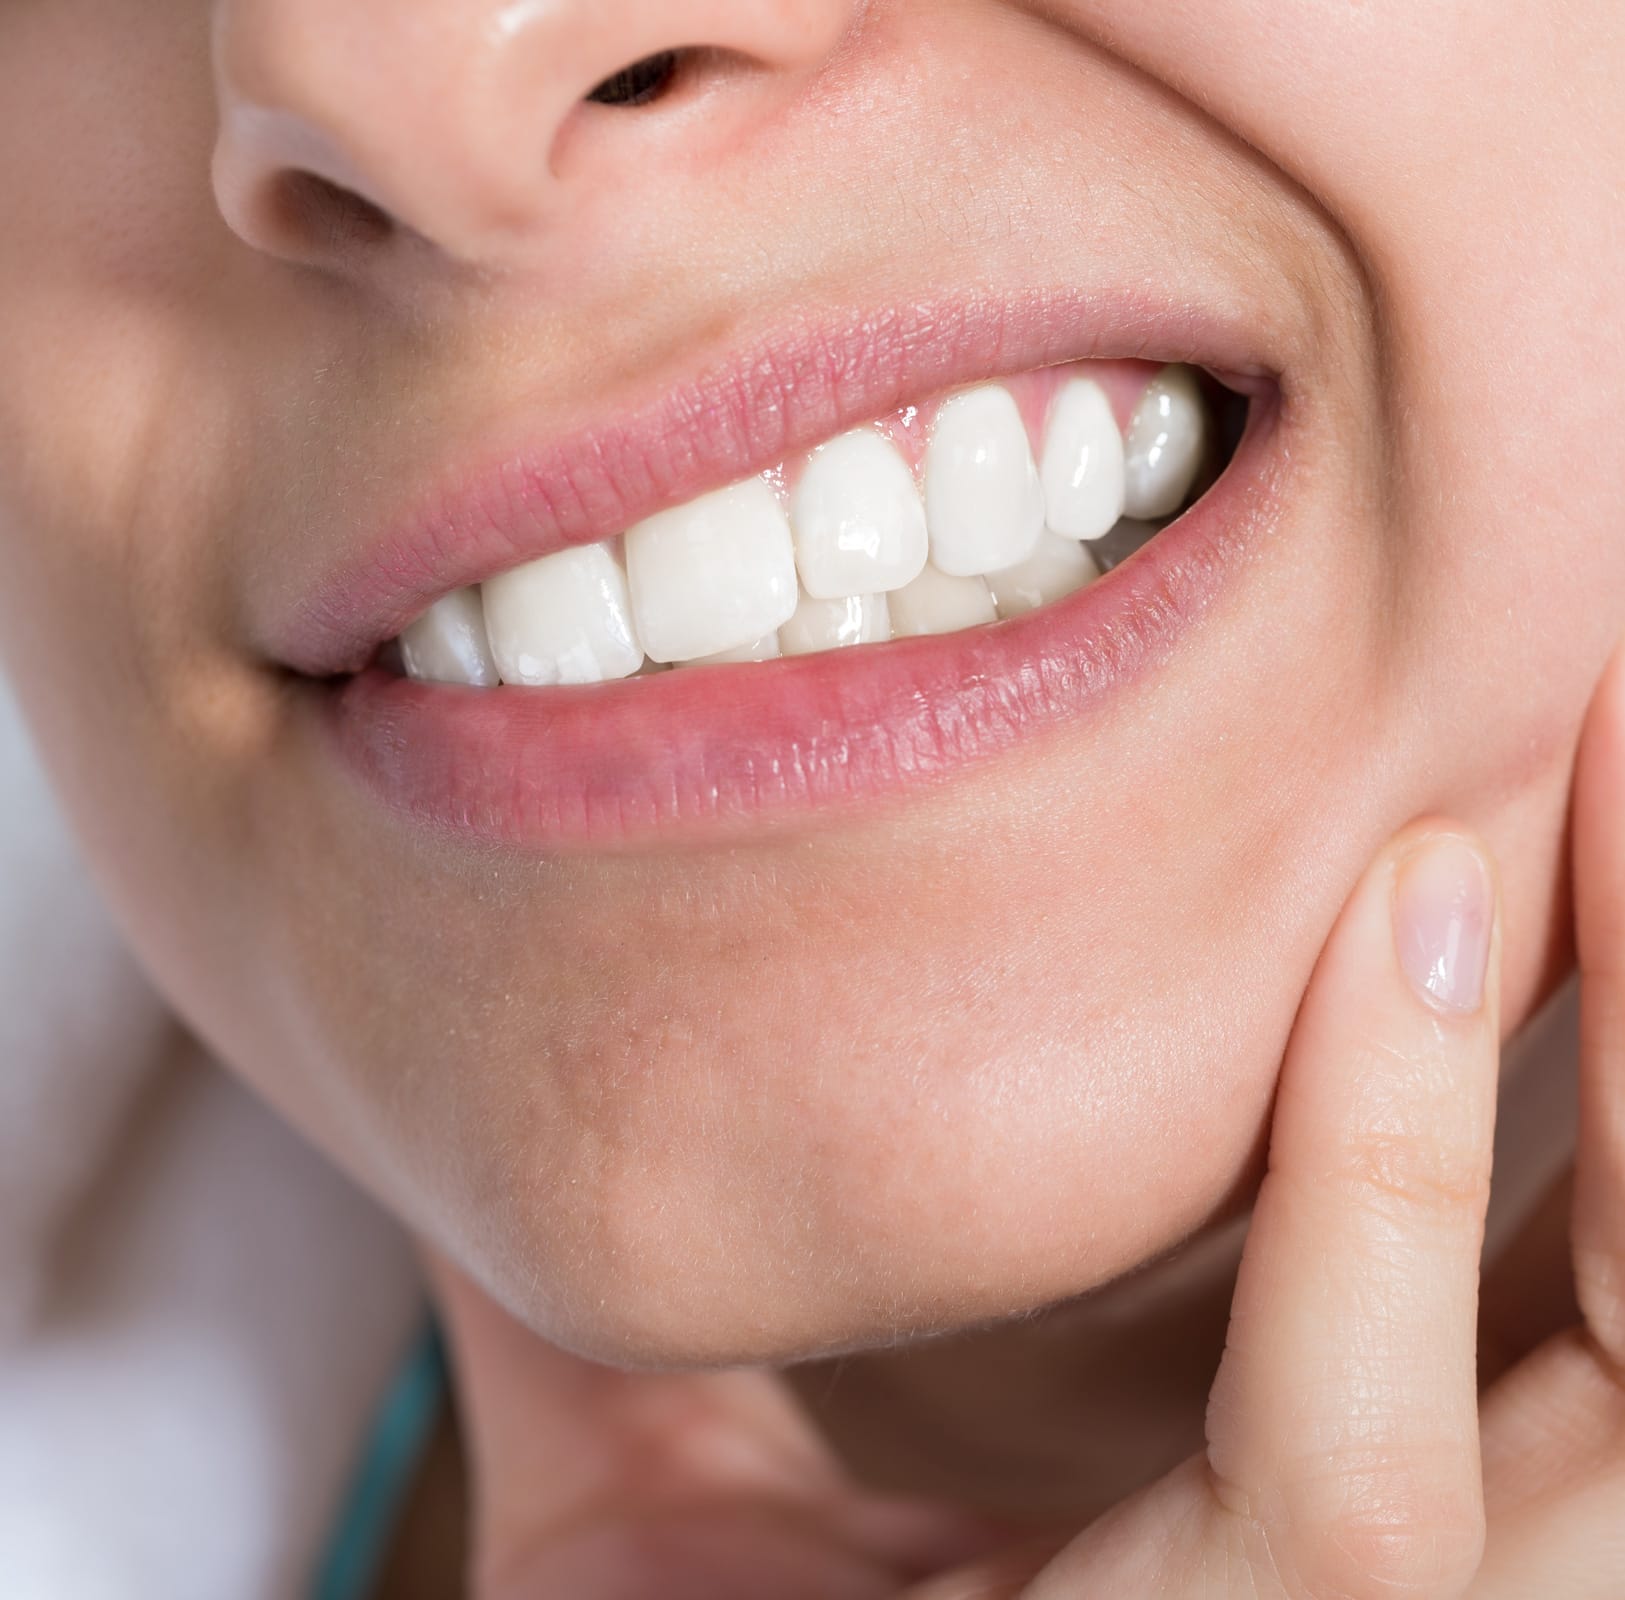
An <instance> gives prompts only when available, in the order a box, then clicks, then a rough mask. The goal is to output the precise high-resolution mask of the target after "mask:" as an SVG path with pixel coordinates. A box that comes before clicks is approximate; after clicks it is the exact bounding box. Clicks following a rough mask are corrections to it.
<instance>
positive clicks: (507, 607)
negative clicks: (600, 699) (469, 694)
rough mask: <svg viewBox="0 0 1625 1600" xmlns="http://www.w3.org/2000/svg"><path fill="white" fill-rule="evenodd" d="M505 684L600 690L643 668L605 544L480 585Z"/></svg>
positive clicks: (620, 580)
mask: <svg viewBox="0 0 1625 1600" xmlns="http://www.w3.org/2000/svg"><path fill="white" fill-rule="evenodd" d="M485 626H486V629H487V631H488V632H489V634H490V636H491V649H492V652H493V654H494V655H495V656H496V663H497V671H498V672H499V673H500V674H501V675H502V681H503V682H504V683H523V684H549V683H602V682H603V681H604V680H605V679H608V678H627V677H630V676H631V675H632V674H633V673H634V672H636V671H637V670H638V668H639V667H641V666H642V665H643V646H642V645H641V644H640V643H639V642H638V635H637V630H636V628H635V627H634V626H633V622H632V608H631V604H630V602H629V600H628V598H627V592H626V576H625V574H624V573H623V572H622V571H621V568H620V564H619V563H618V562H617V561H616V560H615V557H614V556H613V555H612V554H611V553H610V549H609V546H608V545H604V544H589V545H578V546H576V547H575V548H573V549H570V550H559V551H557V552H555V553H554V554H553V555H550V556H543V557H542V559H541V560H540V561H532V562H529V563H527V564H526V565H525V566H523V567H516V568H515V569H514V570H513V571H512V572H505V573H503V574H502V575H501V577H498V578H491V579H489V580H488V581H487V582H486V584H485Z"/></svg>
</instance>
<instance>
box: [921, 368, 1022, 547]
mask: <svg viewBox="0 0 1625 1600" xmlns="http://www.w3.org/2000/svg"><path fill="white" fill-rule="evenodd" d="M925 511H926V520H927V522H928V523H929V524H930V529H931V564H932V565H933V566H934V567H936V568H937V570H938V571H939V572H943V573H946V574H948V575H949V576H951V577H957V578H969V577H976V576H979V575H981V574H982V573H985V572H997V571H999V570H1000V569H1001V568H1003V567H1012V566H1014V565H1015V564H1016V563H1017V562H1018V561H1025V560H1026V558H1027V557H1028V556H1029V555H1031V554H1032V551H1033V546H1034V545H1036V544H1037V543H1038V535H1039V534H1040V533H1042V532H1043V529H1044V487H1043V485H1042V483H1040V482H1039V478H1038V467H1037V465H1036V464H1035V463H1034V461H1033V452H1032V447H1031V446H1030V445H1029V444H1028V443H1027V428H1026V425H1025V424H1024V423H1023V422H1022V420H1021V412H1020V411H1019V410H1018V409H1017V407H1016V402H1015V400H1014V399H1013V398H1012V397H1011V394H1010V391H1009V390H1008V389H1005V388H1002V387H1001V386H999V385H998V384H987V385H984V386H983V387H982V388H980V389H972V390H970V391H968V392H967V393H965V394H960V395H955V396H954V397H953V398H952V399H950V400H947V401H945V402H944V404H943V407H942V409H941V411H939V412H938V413H937V421H936V426H935V428H934V429H933V431H932V434H931V443H930V445H929V446H928V447H927V449H926V453H925Z"/></svg>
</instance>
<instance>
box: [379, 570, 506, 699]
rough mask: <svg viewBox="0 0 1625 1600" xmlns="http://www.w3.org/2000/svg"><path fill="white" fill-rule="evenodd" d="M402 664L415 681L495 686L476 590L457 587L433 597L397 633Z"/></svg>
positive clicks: (493, 663) (478, 594) (478, 595)
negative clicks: (420, 612)
mask: <svg viewBox="0 0 1625 1600" xmlns="http://www.w3.org/2000/svg"><path fill="white" fill-rule="evenodd" d="M400 642H401V663H402V665H403V666H404V667H405V668H406V675H407V677H409V678H416V679H417V680H418V681H419V682H420V683H466V684H471V685H474V686H477V687H479V688H485V689H489V688H494V687H495V685H496V682H497V664H496V659H495V658H494V657H493V656H492V654H491V645H490V642H489V640H488V639H487V638H486V633H485V614H484V612H483V611H482V610H481V608H480V592H479V590H478V589H459V590H457V592H456V593H455V594H448V595H447V596H446V597H445V598H444V599H443V600H437V601H436V602H435V603H434V605H432V606H430V607H429V609H428V610H427V611H426V612H424V614H423V615H422V616H421V617H419V618H418V620H417V621H416V622H414V623H413V624H412V626H411V627H410V628H408V629H407V630H406V631H405V632H404V633H403V634H402V635H401V641H400Z"/></svg>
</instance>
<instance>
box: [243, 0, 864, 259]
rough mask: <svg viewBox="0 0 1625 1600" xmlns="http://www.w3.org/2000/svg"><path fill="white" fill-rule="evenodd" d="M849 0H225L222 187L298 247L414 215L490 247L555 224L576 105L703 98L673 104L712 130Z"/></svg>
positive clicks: (333, 241)
mask: <svg viewBox="0 0 1625 1600" xmlns="http://www.w3.org/2000/svg"><path fill="white" fill-rule="evenodd" d="M859 3H861V0H217V5H216V9H215V12H214V36H213V50H214V70H215V82H216V89H217V93H218V95H219V101H220V129H219V136H218V139H217V142H216V146H215V153H214V166H213V179H214V186H215V194H216V198H217V202H218V204H219V207H220V210H221V213H222V215H223V216H224V217H225V219H226V222H227V223H228V225H229V226H230V227H231V228H232V229H233V230H234V231H235V232H236V233H237V234H238V235H239V236H240V237H241V238H243V239H244V240H245V241H247V242H248V243H249V244H251V245H253V246H254V247H255V248H256V249H259V250H262V251H266V252H268V253H270V254H273V255H276V256H280V257H284V258H287V259H291V260H298V261H304V262H314V263H318V264H319V263H321V262H323V261H324V260H331V259H333V258H335V257H336V256H337V255H338V254H339V253H340V252H341V251H345V250H353V248H354V247H355V246H356V244H357V242H358V241H366V240H376V239H379V238H382V237H384V236H387V235H390V234H392V233H394V232H395V231H396V230H397V229H407V230H410V231H411V232H412V233H414V234H416V235H419V236H421V238H422V239H425V240H427V241H429V242H430V244H432V245H433V246H434V247H435V248H436V249H437V250H438V251H440V252H443V253H444V254H445V255H446V256H449V257H452V258H454V259H456V260H458V261H461V262H465V263H470V264H474V265H485V266H489V265H500V264H503V263H504V262H505V261H506V260H508V259H511V258H513V257H515V256H518V255H522V254H525V253H527V252H530V251H533V250H534V249H535V248H536V246H537V245H538V243H539V242H540V241H542V240H544V239H546V238H548V237H550V236H556V235H557V234H559V233H560V232H561V231H564V230H563V227H562V225H563V224H564V223H566V222H567V219H568V210H569V205H570V189H571V184H572V181H577V180H580V181H586V180H590V179H591V178H592V176H593V175H592V174H591V173H584V172H581V171H572V170H571V169H570V159H569V158H570V153H571V149H572V148H573V147H574V145H573V141H572V139H571V138H569V137H567V136H568V135H569V134H570V131H571V130H572V128H575V127H576V126H577V125H578V119H580V118H583V117H587V116H592V117H603V118H609V117H622V118H624V117H630V116H638V117H647V116H649V115H651V114H656V115H659V114H661V113H662V111H663V109H664V108H663V107H662V106H660V105H659V104H658V103H655V104H652V105H650V104H647V103H648V102H658V101H659V100H660V99H661V97H662V96H665V97H667V98H669V99H670V100H671V102H672V104H673V106H676V105H678V103H680V102H683V101H685V100H686V101H687V102H688V103H689V105H690V108H691V109H693V107H694V102H695V101H696V100H698V99H700V98H702V97H703V100H704V104H703V107H700V108H699V109H700V110H701V111H702V112H703V116H702V117H701V118H700V120H699V122H696V121H695V119H694V118H693V117H690V118H688V120H687V122H686V123H684V120H683V118H681V117H679V116H678V115H677V114H676V112H675V111H671V112H669V113H666V114H667V115H668V117H669V120H670V123H671V128H672V130H673V133H674V136H675V137H677V138H679V139H680V138H682V137H683V136H684V135H683V134H682V132H681V131H679V125H682V126H687V127H689V128H694V127H696V126H703V127H704V129H705V136H706V137H707V138H715V137H717V136H718V134H719V132H725V131H726V124H727V122H728V119H729V118H730V117H739V116H742V115H743V114H744V113H745V110H746V108H747V106H754V107H755V108H756V109H757V110H758V111H759V109H760V106H761V102H762V96H763V94H764V93H766V94H768V95H771V94H772V93H774V92H776V91H786V90H788V88H789V87H790V86H792V85H793V84H795V83H796V82H798V81H800V80H802V79H804V78H805V76H806V74H807V73H808V72H809V71H810V70H813V69H815V68H816V67H817V66H818V65H819V64H821V63H822V62H823V61H825V60H827V59H828V57H829V56H830V55H831V54H832V53H833V52H834V51H835V50H836V48H837V47H838V46H839V44H840V41H841V40H842V38H843V37H844V36H845V34H846V32H847V30H848V28H849V27H850V26H851V23H852V20H853V10H854V6H855V5H857V4H859ZM639 106H643V107H644V109H638V110H634V109H633V108H635V107H639ZM719 119H720V124H721V126H720V128H719ZM597 176H598V178H599V179H600V180H601V181H613V174H610V173H604V172H600V173H599V174H598V175H597Z"/></svg>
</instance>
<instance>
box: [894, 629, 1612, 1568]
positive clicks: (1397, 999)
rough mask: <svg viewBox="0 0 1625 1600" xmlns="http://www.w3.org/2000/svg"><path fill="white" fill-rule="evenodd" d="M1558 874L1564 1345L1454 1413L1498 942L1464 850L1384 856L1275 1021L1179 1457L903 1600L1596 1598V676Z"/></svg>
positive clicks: (1601, 788)
mask: <svg viewBox="0 0 1625 1600" xmlns="http://www.w3.org/2000/svg"><path fill="white" fill-rule="evenodd" d="M1573 848H1574V881H1575V899H1576V913H1577V924H1578V927H1577V935H1578V942H1579V952H1580V969H1581V1014H1582V1052H1581V1054H1582V1059H1581V1068H1580V1071H1581V1094H1580V1104H1581V1129H1580V1142H1579V1149H1578V1156H1577V1165H1576V1174H1575V1184H1574V1204H1573V1213H1572V1220H1571V1234H1572V1239H1573V1271H1574V1287H1575V1290H1576V1295H1577V1299H1578V1304H1579V1308H1580V1314H1581V1322H1580V1324H1579V1325H1578V1326H1576V1327H1574V1328H1572V1329H1571V1330H1569V1331H1567V1332H1565V1333H1562V1334H1559V1335H1558V1336H1556V1337H1554V1338H1552V1339H1550V1340H1548V1341H1547V1342H1546V1343H1545V1344H1544V1345H1542V1346H1541V1347H1540V1348H1539V1349H1537V1350H1536V1351H1535V1352H1534V1353H1533V1354H1532V1355H1530V1356H1528V1357H1526V1358H1525V1359H1524V1360H1523V1361H1522V1362H1520V1363H1519V1364H1518V1365H1517V1366H1515V1367H1513V1368H1512V1369H1511V1370H1510V1371H1509V1372H1508V1373H1507V1374H1506V1375H1505V1376H1503V1377H1501V1378H1499V1379H1498V1381H1497V1382H1496V1383H1495V1385H1494V1386H1493V1387H1492V1388H1491V1389H1490V1390H1489V1392H1488V1393H1487V1394H1486V1395H1485V1397H1484V1399H1483V1401H1482V1405H1481V1402H1480V1398H1479V1394H1478V1388H1477V1382H1476V1372H1475V1329H1476V1320H1477V1308H1478V1289H1479V1257H1480V1249H1481V1244H1482V1238H1483V1222H1484V1210H1485V1203H1486V1200H1487V1198H1488V1191H1489V1176H1490V1154H1491V1131H1492V1123H1493V1120H1494V1111H1495V1100H1496V1081H1497V1039H1498V998H1497V986H1498V977H1497V967H1498V954H1499V943H1500V940H1499V929H1498V916H1497V914H1496V913H1495V911H1494V891H1493V889H1491V888H1490V879H1489V874H1488V871H1487V868H1486V867H1485V866H1484V865H1482V864H1480V863H1481V859H1482V858H1481V857H1478V856H1477V852H1476V850H1475V849H1474V847H1472V846H1471V845H1470V844H1469V842H1468V841H1467V839H1466V837H1465V835H1463V834H1462V833H1461V832H1459V831H1458V830H1454V829H1450V828H1448V827H1446V826H1444V825H1435V826H1427V825H1423V826H1421V827H1419V828H1414V829H1411V830H1407V832H1406V833H1405V834H1403V835H1402V836H1401V837H1400V838H1399V839H1398V840H1396V841H1395V842H1394V843H1393V844H1392V845H1390V846H1389V848H1388V849H1386V850H1385V851H1384V852H1383V854H1382V855H1381V856H1380V857H1379V858H1378V860H1377V862H1376V863H1375V865H1374V866H1373V867H1372V868H1371V870H1370V871H1369V873H1368V874H1367V876H1366V877H1365V879H1364V880H1363V881H1362V882H1361V884H1360V885H1359V887H1358V888H1357V889H1356V890H1355V892H1354V894H1353V896H1352V897H1351V899H1350V901H1349V903H1348V905H1347V907H1346V908H1345V910H1344V912H1343V915H1342V917H1341V919H1340V920H1339V922H1338V924H1337V927H1336V928H1335V930H1334V931H1333V933H1332V936H1331V938H1330V940H1329V941H1328V943H1327V945H1326V948H1325V951H1324V952H1323V954H1322V957H1321V961H1320V964H1319V967H1318V968H1317V971H1316V974H1315V977H1314V980H1313V982H1312V984H1311V987H1310V990H1309V992H1308V994H1307V995H1306V997H1305V999H1304V1003H1303V1007H1302V1009H1301V1011H1300V1013H1299V1017H1298V1022H1297V1025H1296V1028H1295V1030H1294V1033H1293V1038H1292V1041H1291V1045H1290V1047H1289V1050H1288V1053H1287V1059H1286V1062H1285V1065H1284V1068H1283V1072H1282V1077H1281V1084H1280V1092H1279V1098H1278V1102H1277V1106H1276V1111H1275V1118H1274V1125H1273V1129H1272V1135H1271V1143H1270V1162H1269V1171H1268V1175H1267V1177H1266V1179H1265V1181H1264V1185H1263V1188H1262V1190H1261V1191H1260V1194H1259V1199H1258V1204H1257V1208H1256V1210H1255V1212H1254V1216H1253V1220H1252V1223H1251V1226H1250V1228H1249V1231H1248V1235H1247V1244H1246V1250H1245V1253H1244V1256H1243V1260H1242V1266H1241V1271H1240V1275H1239V1277H1238V1279H1237V1283H1236V1291H1235V1297H1234V1301H1233V1305H1232V1311H1231V1322H1230V1331H1229V1336H1228V1340H1227V1343H1226V1348H1225V1354H1224V1359H1223V1362H1222V1364H1221V1367H1220V1370H1219V1374H1218V1377H1217V1379H1216V1380H1215V1383H1214V1386H1213V1390H1212V1394H1211V1397H1210V1400H1209V1405H1208V1416H1207V1448H1206V1450H1205V1452H1204V1453H1203V1454H1201V1455H1200V1456H1197V1457H1196V1458H1194V1459H1192V1460H1190V1461H1188V1462H1187V1463H1185V1465H1184V1466H1182V1467H1180V1468H1179V1469H1177V1470H1176V1471H1174V1472H1173V1473H1171V1474H1170V1475H1169V1476H1167V1477H1166V1478H1164V1479H1162V1480H1161V1481H1159V1482H1158V1483H1156V1484H1154V1485H1152V1486H1151V1487H1150V1488H1149V1489H1147V1490H1145V1491H1143V1492H1142V1493H1140V1494H1138V1495H1136V1496H1134V1497H1133V1498H1132V1499H1130V1500H1128V1501H1125V1502H1124V1503H1122V1504H1121V1505H1119V1506H1117V1507H1116V1508H1114V1509H1113V1510H1112V1511H1110V1512H1108V1513H1107V1514H1106V1515H1105V1516H1103V1517H1101V1518H1100V1519H1099V1520H1097V1521H1095V1522H1093V1523H1092V1524H1091V1525H1090V1526H1089V1527H1088V1528H1087V1529H1085V1530H1084V1531H1083V1533H1081V1534H1080V1535H1079V1536H1078V1537H1077V1538H1075V1539H1073V1540H1072V1541H1071V1542H1070V1543H1068V1544H1067V1545H1066V1546H1065V1547H1064V1548H1063V1549H1062V1550H1061V1551H1060V1552H1059V1554H1057V1555H1055V1556H1054V1557H1053V1558H1052V1559H1048V1560H1034V1559H1032V1558H1030V1557H1029V1558H1020V1557H1017V1558H1015V1559H1004V1560H998V1561H993V1562H989V1563H987V1564H984V1565H982V1566H980V1567H972V1568H966V1569H962V1570H961V1571H959V1572H957V1573H955V1574H952V1575H949V1576H945V1577H939V1578H936V1579H934V1580H932V1581H929V1582H927V1583H925V1584H923V1585H920V1586H917V1587H915V1588H914V1589H911V1590H909V1591H908V1595H907V1600H1085V1597H1088V1600H1094V1597H1096V1596H1102V1597H1109V1600H1152V1597H1157V1600H1183V1597H1186V1596H1189V1597H1192V1600H1195V1597H1198V1596H1200V1597H1201V1600H1232V1597H1234V1600H1242V1597H1245V1600H1332V1597H1336V1600H1365V1597H1370V1600H1378V1597H1382V1600H1395V1597H1398V1596H1405V1597H1406V1600H1456V1597H1461V1596H1467V1597H1470V1600H1591V1597H1595V1600H1618V1597H1620V1596H1621V1595H1625V652H1622V653H1621V656H1620V657H1619V658H1618V659H1617V660H1616V661H1615V663H1614V665H1613V666H1612V667H1611V668H1610V670H1609V672H1608V674H1607V676H1606V677H1605V679H1604V682H1603V686H1602V688H1601V689H1600V690H1599V692H1598V695H1597V698H1596V702H1595V704H1594V706H1593V708H1592V712H1591V715H1590V717H1589V719H1588V723H1587V727H1586V732H1585V736H1584V739H1583V742H1582V749H1581V756H1580V763H1579V768H1578V773H1577V779H1576V793H1575V813H1574V846H1573ZM1480 977H1482V979H1483V983H1482V989H1481V990H1480V982H1479V980H1480Z"/></svg>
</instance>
